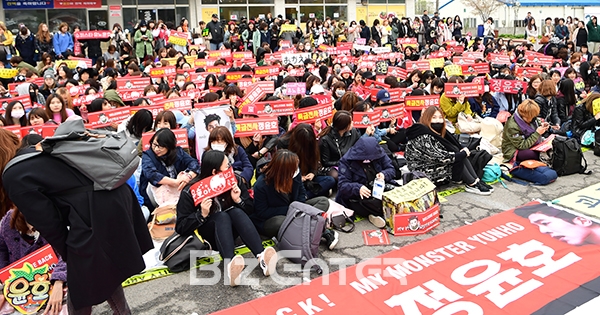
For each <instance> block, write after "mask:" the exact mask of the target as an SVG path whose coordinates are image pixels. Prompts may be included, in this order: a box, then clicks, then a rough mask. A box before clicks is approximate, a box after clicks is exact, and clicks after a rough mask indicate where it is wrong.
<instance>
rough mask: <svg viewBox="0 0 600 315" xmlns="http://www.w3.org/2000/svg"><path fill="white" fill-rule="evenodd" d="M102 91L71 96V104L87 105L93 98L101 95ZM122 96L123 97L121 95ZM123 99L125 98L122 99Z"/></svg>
mask: <svg viewBox="0 0 600 315" xmlns="http://www.w3.org/2000/svg"><path fill="white" fill-rule="evenodd" d="M103 96H104V93H103V92H98V93H96V94H90V95H82V96H80V97H75V98H73V106H76V107H79V106H81V105H89V104H90V103H92V101H93V100H95V99H97V98H100V97H103ZM121 98H123V97H121ZM123 100H125V99H123Z"/></svg>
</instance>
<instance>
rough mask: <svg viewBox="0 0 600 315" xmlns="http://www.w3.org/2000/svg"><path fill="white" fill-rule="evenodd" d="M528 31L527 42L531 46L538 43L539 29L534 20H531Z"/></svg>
mask: <svg viewBox="0 0 600 315" xmlns="http://www.w3.org/2000/svg"><path fill="white" fill-rule="evenodd" d="M526 31H527V37H525V38H526V39H527V41H528V42H529V43H531V44H535V43H537V37H538V28H537V26H536V25H535V19H534V18H531V19H529V24H528V25H527V28H526Z"/></svg>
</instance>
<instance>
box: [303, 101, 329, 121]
mask: <svg viewBox="0 0 600 315" xmlns="http://www.w3.org/2000/svg"><path fill="white" fill-rule="evenodd" d="M331 117H333V109H332V106H331V103H328V104H323V105H315V106H311V107H307V108H302V109H297V110H295V111H294V116H293V119H294V121H298V122H299V123H307V124H310V123H313V122H315V121H317V120H319V119H321V120H325V119H329V118H331Z"/></svg>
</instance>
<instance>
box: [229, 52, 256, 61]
mask: <svg viewBox="0 0 600 315" xmlns="http://www.w3.org/2000/svg"><path fill="white" fill-rule="evenodd" d="M253 57H254V54H253V53H252V51H234V52H233V59H234V60H243V59H251V58H253Z"/></svg>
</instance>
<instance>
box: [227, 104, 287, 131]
mask: <svg viewBox="0 0 600 315" xmlns="http://www.w3.org/2000/svg"><path fill="white" fill-rule="evenodd" d="M251 106H252V105H251ZM235 126H236V128H237V130H236V132H235V137H236V138H243V137H252V136H254V135H255V134H257V133H259V134H261V135H263V136H266V135H276V134H279V122H278V120H277V117H262V118H244V119H236V120H235Z"/></svg>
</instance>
